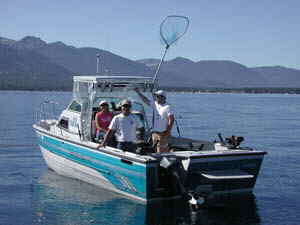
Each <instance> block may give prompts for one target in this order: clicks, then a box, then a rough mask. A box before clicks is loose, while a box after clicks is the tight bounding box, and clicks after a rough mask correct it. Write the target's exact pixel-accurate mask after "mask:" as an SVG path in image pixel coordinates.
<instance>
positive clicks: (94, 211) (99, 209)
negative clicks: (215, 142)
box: [33, 170, 260, 225]
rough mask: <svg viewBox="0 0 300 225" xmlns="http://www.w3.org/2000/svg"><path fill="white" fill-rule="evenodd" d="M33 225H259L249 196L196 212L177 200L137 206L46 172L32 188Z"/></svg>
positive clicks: (135, 203) (81, 183)
mask: <svg viewBox="0 0 300 225" xmlns="http://www.w3.org/2000/svg"><path fill="white" fill-rule="evenodd" d="M33 207H34V209H35V212H36V220H35V224H42V225H47V224H49V225H50V224H51V225H58V224H74V225H75V224H76V225H88V224H114V225H116V224H147V225H169V224H170V225H171V224H174V225H175V224H176V225H185V224H203V225H204V224H205V225H216V224H218V225H223V224H224V225H225V224H230V225H232V224H235V225H239V224H240V225H245V224H247V225H250V224H251V225H259V224H260V218H259V216H258V214H257V207H256V203H255V198H254V196H253V195H251V196H248V197H247V199H246V200H245V196H244V197H243V201H241V200H240V199H227V202H226V203H225V202H224V201H222V204H213V205H209V206H204V207H202V208H199V209H197V210H196V211H193V210H191V208H190V207H189V205H187V204H186V203H184V202H182V201H180V200H172V201H162V202H155V203H151V204H147V205H144V204H141V203H138V202H135V201H132V200H130V199H125V198H124V197H122V196H119V195H117V194H114V193H112V192H109V191H106V190H103V189H100V188H98V187H95V186H93V185H89V184H86V183H84V182H80V181H77V180H73V179H69V178H65V177H62V176H59V175H57V174H56V173H54V172H53V171H50V170H47V171H45V173H44V174H43V175H42V177H41V178H40V179H39V181H38V183H37V184H36V185H34V189H33Z"/></svg>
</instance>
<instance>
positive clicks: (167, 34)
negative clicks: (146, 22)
mask: <svg viewBox="0 0 300 225" xmlns="http://www.w3.org/2000/svg"><path fill="white" fill-rule="evenodd" d="M188 26H189V19H188V18H187V17H185V16H176V15H173V16H167V17H166V18H165V19H164V21H163V22H162V23H161V25H160V36H161V39H162V41H163V43H165V44H166V47H167V48H168V47H169V46H170V45H172V44H174V43H175V42H176V41H177V40H178V39H179V38H181V37H182V36H183V35H184V34H185V33H186V31H187V29H188Z"/></svg>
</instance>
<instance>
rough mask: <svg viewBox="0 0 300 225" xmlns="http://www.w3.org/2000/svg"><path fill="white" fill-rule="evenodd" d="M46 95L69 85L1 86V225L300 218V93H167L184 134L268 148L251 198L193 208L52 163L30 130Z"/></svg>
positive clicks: (241, 224) (56, 95)
mask: <svg viewBox="0 0 300 225" xmlns="http://www.w3.org/2000/svg"><path fill="white" fill-rule="evenodd" d="M45 97H48V98H50V99H59V101H60V102H62V103H63V104H66V103H68V101H69V99H70V97H71V93H63V92H16V91H0V104H1V107H0V225H19V224H20V225H31V224H37V225H65V224H66V225H69V224H70V225H71V224H72V225H73V224H74V225H89V224H114V225H116V224H151V225H154V224H208V225H216V224H218V225H225V224H226V225H227V224H228V225H271V224H272V225H297V224H300V208H299V207H300V163H299V160H300V149H299V146H300V138H299V137H300V113H299V111H300V104H299V102H300V95H281V94H272V95H268V94H169V102H170V103H172V105H173V106H174V109H175V111H176V115H177V118H179V119H178V120H179V121H178V123H179V125H180V127H181V133H182V134H183V136H187V137H193V138H200V139H208V140H214V139H216V138H217V133H219V132H220V133H222V134H223V136H225V137H226V136H230V135H233V134H234V135H240V136H244V137H245V139H246V141H245V144H244V145H248V146H251V147H255V148H257V149H261V150H265V151H267V152H268V155H267V156H266V157H265V161H264V163H263V166H262V169H261V173H260V176H259V178H258V181H257V184H256V188H255V191H254V196H253V198H250V199H249V200H248V201H247V202H246V203H243V204H240V203H239V202H238V201H237V203H236V204H234V205H227V206H226V207H223V206H218V207H211V208H205V209H201V210H199V211H198V212H196V213H191V212H190V211H189V209H188V208H186V207H185V206H184V205H182V204H179V203H177V202H176V203H172V202H171V203H164V204H163V205H161V204H157V205H151V206H148V207H146V206H145V205H142V204H139V203H136V202H133V201H131V200H127V199H124V198H122V197H120V196H118V195H116V194H112V193H110V192H107V191H104V190H101V189H99V188H96V187H94V186H92V185H89V184H86V183H83V182H80V181H77V180H73V179H69V178H65V177H61V176H59V175H57V174H55V173H54V172H52V171H50V170H48V169H47V167H46V165H45V163H44V161H43V159H42V156H41V153H40V152H39V150H38V147H37V145H36V139H35V134H34V132H33V130H32V127H31V126H32V124H33V122H34V112H35V111H36V108H37V107H38V106H39V104H40V103H41V102H42V101H43V100H44V98H45Z"/></svg>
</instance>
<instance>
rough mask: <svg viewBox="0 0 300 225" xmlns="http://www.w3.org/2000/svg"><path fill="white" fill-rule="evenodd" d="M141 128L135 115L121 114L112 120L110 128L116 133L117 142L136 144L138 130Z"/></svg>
mask: <svg viewBox="0 0 300 225" xmlns="http://www.w3.org/2000/svg"><path fill="white" fill-rule="evenodd" d="M141 127H142V126H141V124H139V123H138V121H137V120H136V118H135V117H134V115H132V114H129V115H128V116H125V115H124V114H123V113H120V114H119V115H116V116H115V117H114V118H113V119H112V121H111V123H110V125H109V127H108V128H109V129H111V130H115V131H116V132H115V135H116V138H117V141H119V142H124V141H126V142H136V129H137V128H141Z"/></svg>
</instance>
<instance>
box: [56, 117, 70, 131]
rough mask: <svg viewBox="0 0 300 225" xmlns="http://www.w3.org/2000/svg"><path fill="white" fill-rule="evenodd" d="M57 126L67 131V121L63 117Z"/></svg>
mask: <svg viewBox="0 0 300 225" xmlns="http://www.w3.org/2000/svg"><path fill="white" fill-rule="evenodd" d="M58 125H59V126H60V127H61V128H64V129H69V120H68V119H67V118H65V117H63V118H61V119H60V121H59V123H58Z"/></svg>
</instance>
